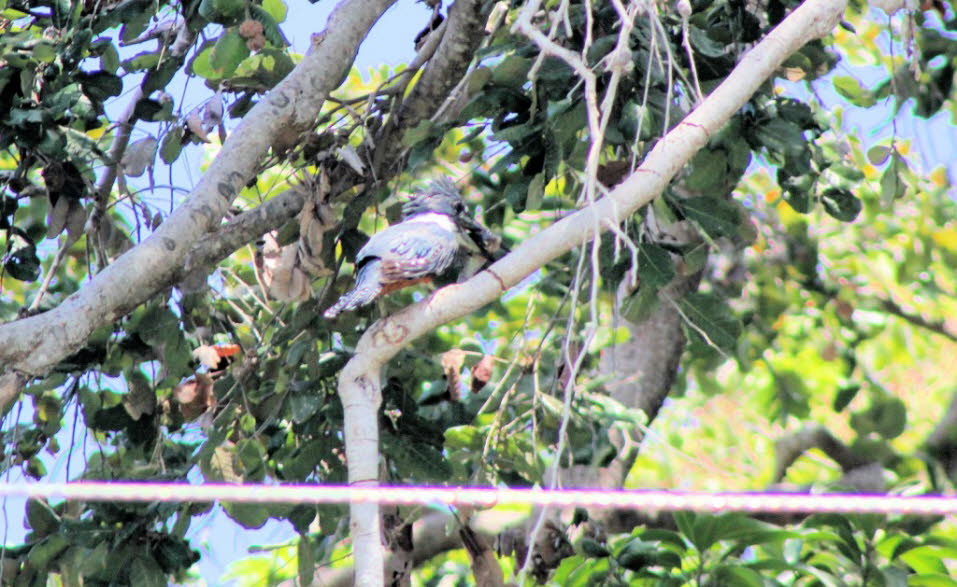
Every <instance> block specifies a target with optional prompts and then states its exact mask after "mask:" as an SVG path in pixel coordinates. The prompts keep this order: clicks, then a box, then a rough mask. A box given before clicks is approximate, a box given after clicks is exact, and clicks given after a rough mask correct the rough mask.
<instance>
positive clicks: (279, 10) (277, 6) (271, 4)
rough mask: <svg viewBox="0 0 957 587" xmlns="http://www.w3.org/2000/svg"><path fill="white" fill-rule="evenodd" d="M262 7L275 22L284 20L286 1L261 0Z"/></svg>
mask: <svg viewBox="0 0 957 587" xmlns="http://www.w3.org/2000/svg"><path fill="white" fill-rule="evenodd" d="M262 7H263V10H265V11H266V12H268V13H269V15H270V16H272V17H273V20H275V21H276V22H283V21H285V20H286V3H285V2H283V0H263V6H262Z"/></svg>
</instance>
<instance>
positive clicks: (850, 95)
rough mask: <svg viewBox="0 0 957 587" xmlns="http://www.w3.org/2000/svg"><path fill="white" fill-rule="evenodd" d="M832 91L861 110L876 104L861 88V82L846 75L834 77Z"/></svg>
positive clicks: (869, 94)
mask: <svg viewBox="0 0 957 587" xmlns="http://www.w3.org/2000/svg"><path fill="white" fill-rule="evenodd" d="M834 90H835V91H836V92H837V93H838V94H840V95H841V96H842V97H844V98H846V99H847V100H848V101H849V102H850V103H851V104H854V105H855V106H859V107H861V108H870V107H871V106H873V105H874V104H875V103H876V101H875V99H874V95H873V94H872V93H871V92H870V91H869V90H867V89H866V88H864V87H863V86H861V82H859V81H857V80H856V79H855V78H853V77H850V76H847V75H839V76H835V77H834Z"/></svg>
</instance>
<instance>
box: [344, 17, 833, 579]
mask: <svg viewBox="0 0 957 587" xmlns="http://www.w3.org/2000/svg"><path fill="white" fill-rule="evenodd" d="M845 6H846V2H844V1H837V2H835V1H832V0H808V1H807V2H805V3H804V4H802V5H801V6H800V7H799V8H797V9H796V10H795V11H794V12H792V13H791V14H790V15H789V16H788V17H787V18H785V19H784V21H782V22H781V24H780V25H778V27H777V28H775V30H774V31H772V32H771V33H770V34H769V35H768V36H767V37H766V38H765V39H764V40H763V41H762V42H761V43H759V44H758V45H757V46H755V47H754V48H753V49H752V50H751V51H750V52H749V53H748V54H747V55H745V56H744V58H743V59H742V60H741V62H740V63H739V64H738V66H737V67H736V68H735V70H734V71H733V72H732V73H731V74H730V75H729V76H728V77H727V79H726V80H725V81H724V83H722V84H721V85H720V86H719V87H718V88H717V89H715V91H714V92H713V93H712V94H711V95H710V96H709V97H708V98H707V99H706V100H705V101H704V102H703V103H702V104H701V105H700V106H699V107H698V108H696V109H695V110H694V111H693V112H692V113H691V114H690V115H689V116H688V117H687V118H686V119H685V120H684V121H683V122H682V123H681V124H679V125H678V126H677V127H676V128H675V129H674V130H672V131H671V132H669V133H668V134H667V135H666V136H665V137H664V138H662V140H661V141H659V142H658V144H657V145H656V146H655V147H654V148H653V149H652V150H651V152H650V153H649V154H648V156H647V158H646V159H645V161H644V163H643V164H642V166H641V167H640V168H639V169H638V170H637V171H636V172H635V173H633V174H632V175H631V176H630V177H629V178H628V179H626V180H625V181H624V182H623V183H622V184H620V185H619V186H618V187H617V188H615V189H614V190H613V191H612V192H611V193H610V194H609V195H608V196H607V197H605V198H602V199H601V200H598V201H597V202H595V203H594V204H592V205H589V206H587V207H586V208H584V209H582V210H580V211H579V212H577V213H575V214H573V215H571V216H568V217H566V218H564V219H562V220H560V221H559V222H556V223H555V224H554V225H552V226H550V227H549V228H547V229H545V230H543V231H542V232H540V233H538V234H536V235H535V236H533V237H532V238H530V239H528V240H526V241H525V242H523V243H522V244H521V245H520V246H519V247H517V248H516V249H515V251H514V252H513V253H512V254H510V255H508V256H506V257H505V258H504V259H502V260H500V261H498V262H497V263H495V264H494V265H493V266H492V267H491V268H489V269H488V270H487V271H483V272H481V273H479V274H478V275H476V276H475V277H473V278H472V279H470V280H469V281H467V282H466V283H463V284H458V285H452V286H449V287H446V288H443V289H441V290H439V291H437V292H435V294H433V295H432V296H431V297H430V298H429V299H427V300H425V301H423V302H420V303H418V304H414V305H412V306H408V307H406V308H404V309H403V310H401V311H399V312H397V313H396V314H394V315H392V316H388V317H386V318H383V319H382V320H379V321H378V322H376V323H375V324H373V325H372V326H371V327H370V328H369V329H368V330H367V331H366V332H365V334H364V335H363V336H362V338H361V339H360V341H359V344H358V345H357V347H356V354H355V356H353V358H352V359H351V360H350V361H349V363H348V364H347V365H346V366H345V367H344V368H343V370H342V372H341V374H340V378H339V394H340V397H341V398H342V404H343V408H344V410H345V436H346V458H347V462H348V466H349V481H350V483H355V484H373V485H374V484H376V483H377V474H378V459H379V456H378V455H379V435H378V429H377V410H378V407H379V404H380V403H381V384H380V380H379V377H380V371H381V368H382V367H383V365H385V363H386V362H387V361H389V360H390V359H391V358H392V357H394V356H395V355H396V353H398V352H399V351H400V350H401V349H402V348H404V347H405V346H406V345H408V344H409V343H411V342H412V341H413V340H415V339H416V338H418V337H420V336H422V335H423V334H425V333H427V332H430V331H431V330H433V329H434V328H436V327H437V326H439V325H441V324H444V323H445V322H448V321H450V320H454V319H456V318H460V317H462V316H464V315H466V314H468V313H470V312H472V311H474V310H476V309H478V308H480V307H482V306H484V305H485V304H488V303H489V302H491V301H492V300H494V299H495V298H497V297H498V296H499V295H501V293H502V292H503V291H505V289H507V288H508V287H511V286H513V285H515V284H517V283H518V282H519V281H520V280H521V279H523V278H524V277H526V276H527V275H529V274H530V273H532V272H533V271H535V270H536V269H538V268H539V267H541V266H542V265H544V264H545V263H547V262H549V261H551V260H552V259H555V258H556V257H558V256H559V255H562V254H564V253H566V252H568V251H569V250H571V249H572V248H574V247H576V246H580V245H581V244H583V243H586V242H588V241H590V240H591V239H593V238H594V237H595V232H596V230H604V229H606V228H607V226H617V225H618V224H620V223H621V222H622V220H624V219H625V218H627V217H629V216H630V215H631V214H634V212H635V211H636V210H638V209H639V208H640V207H642V206H644V205H645V204H648V203H649V202H651V201H652V200H653V199H654V198H655V197H656V196H657V195H658V194H659V193H661V192H662V191H663V190H664V188H665V187H666V186H667V185H668V183H669V182H670V181H671V179H672V178H673V177H674V176H675V175H676V174H677V173H678V171H679V170H680V169H681V168H682V167H683V166H684V165H685V164H686V163H687V162H688V161H689V160H690V159H691V157H692V156H694V154H695V153H696V152H697V151H698V150H699V149H701V148H702V147H703V146H704V145H705V144H706V143H707V142H708V139H709V137H710V136H712V135H713V134H714V133H716V132H717V131H718V130H719V129H720V128H721V127H722V126H723V125H724V124H725V123H726V122H727V121H728V119H730V117H731V116H732V115H733V114H734V113H735V112H737V110H738V109H739V108H741V106H743V105H744V104H745V103H746V102H747V100H748V99H749V98H750V97H751V95H753V94H754V92H755V91H757V89H758V88H759V87H760V86H761V84H763V83H765V81H766V80H767V79H768V78H769V77H770V76H771V75H772V74H773V73H774V71H775V70H776V69H777V68H778V67H779V66H780V64H781V63H782V62H783V61H784V59H786V58H787V57H788V56H790V55H791V54H792V53H794V52H795V51H797V50H798V49H799V48H800V47H802V46H803V45H804V44H805V43H807V42H808V41H810V40H813V39H816V38H820V37H822V36H824V35H826V34H828V33H829V32H830V31H831V30H832V29H833V27H834V26H835V25H836V24H837V22H838V21H839V19H840V17H841V15H842V14H843V11H844V8H845ZM351 511H352V521H351V529H352V532H353V534H352V535H353V547H354V549H355V553H356V563H357V564H356V584H357V585H379V584H381V581H382V578H383V577H382V569H383V563H382V548H381V545H380V542H379V536H380V529H379V519H378V515H377V514H378V508H377V507H376V506H374V505H369V504H353V505H352V508H351Z"/></svg>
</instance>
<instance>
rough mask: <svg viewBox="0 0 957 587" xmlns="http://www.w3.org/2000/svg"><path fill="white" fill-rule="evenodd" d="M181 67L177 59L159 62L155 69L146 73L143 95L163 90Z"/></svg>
mask: <svg viewBox="0 0 957 587" xmlns="http://www.w3.org/2000/svg"><path fill="white" fill-rule="evenodd" d="M182 65H183V64H182V62H181V61H180V60H179V59H165V60H163V61H161V62H160V64H159V65H158V66H157V67H156V68H155V69H151V70H150V71H148V72H147V74H146V79H144V80H143V94H144V95H147V96H148V95H149V94H151V93H152V92H154V91H156V90H165V89H166V87H167V86H168V85H169V83H170V82H171V81H172V80H173V77H174V76H175V75H176V73H177V72H179V70H180V67H182Z"/></svg>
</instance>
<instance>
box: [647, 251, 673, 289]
mask: <svg viewBox="0 0 957 587" xmlns="http://www.w3.org/2000/svg"><path fill="white" fill-rule="evenodd" d="M674 277H675V267H674V263H673V262H672V261H671V254H670V253H668V251H666V250H665V249H664V248H662V247H660V246H658V245H655V244H652V243H642V244H641V245H639V247H638V278H639V283H640V287H641V288H649V289H651V290H652V291H654V292H656V293H657V291H658V290H659V289H661V288H662V287H664V286H666V285H668V284H669V283H671V280H672V279H674Z"/></svg>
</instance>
